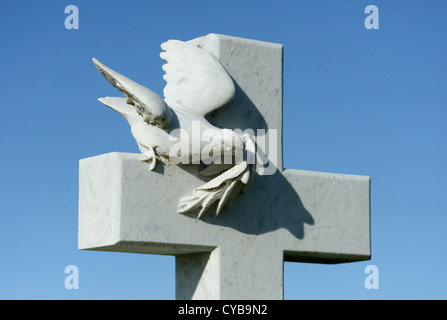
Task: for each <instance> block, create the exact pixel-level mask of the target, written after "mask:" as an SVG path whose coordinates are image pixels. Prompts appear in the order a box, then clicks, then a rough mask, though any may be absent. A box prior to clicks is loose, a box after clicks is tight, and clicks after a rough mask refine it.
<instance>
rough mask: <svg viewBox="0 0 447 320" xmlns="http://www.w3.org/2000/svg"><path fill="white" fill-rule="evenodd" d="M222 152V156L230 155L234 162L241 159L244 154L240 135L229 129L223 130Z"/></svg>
mask: <svg viewBox="0 0 447 320" xmlns="http://www.w3.org/2000/svg"><path fill="white" fill-rule="evenodd" d="M222 131H223V139H222V152H223V154H232V155H234V156H235V157H236V161H238V160H241V159H238V158H239V157H242V154H243V152H244V142H243V141H242V138H241V136H240V135H238V134H237V133H236V132H234V131H233V130H230V129H223V130H222Z"/></svg>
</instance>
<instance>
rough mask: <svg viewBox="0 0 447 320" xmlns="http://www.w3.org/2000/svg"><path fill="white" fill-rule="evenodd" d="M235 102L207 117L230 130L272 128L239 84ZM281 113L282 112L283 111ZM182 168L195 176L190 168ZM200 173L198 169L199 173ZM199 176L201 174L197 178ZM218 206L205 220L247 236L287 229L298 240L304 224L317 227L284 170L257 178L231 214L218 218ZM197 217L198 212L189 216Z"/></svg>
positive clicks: (221, 214)
mask: <svg viewBox="0 0 447 320" xmlns="http://www.w3.org/2000/svg"><path fill="white" fill-rule="evenodd" d="M235 85H236V95H235V98H234V100H233V101H232V102H231V103H230V104H229V105H228V106H225V107H224V108H220V109H218V110H216V111H215V112H213V113H211V114H210V115H209V116H207V119H208V120H209V121H210V122H211V123H212V124H213V125H216V126H217V127H220V128H228V129H233V130H234V129H241V130H242V131H244V130H246V129H250V128H256V129H265V130H266V131H268V125H267V122H266V120H265V119H264V117H263V116H262V114H261V113H260V112H259V110H258V109H257V107H256V106H255V104H254V103H253V102H252V101H251V99H250V98H249V97H248V96H247V95H246V93H245V92H244V91H243V90H242V88H241V87H240V86H239V85H238V84H237V83H236V82H235ZM279 112H280V111H279ZM187 167H188V168H186V167H182V168H183V169H184V170H186V171H189V172H190V173H192V171H191V170H192V169H191V168H190V166H187ZM195 172H198V169H196V170H195ZM194 175H196V176H197V174H194ZM216 207H217V204H214V205H213V206H212V207H210V208H209V209H208V211H207V213H205V215H204V216H203V217H202V218H201V219H202V220H203V221H204V222H206V223H209V224H213V225H220V226H226V227H230V228H233V229H236V230H238V231H240V232H243V233H246V234H256V235H259V234H263V233H266V232H270V231H274V230H277V229H279V228H285V229H287V230H289V231H290V233H291V234H293V235H294V236H295V237H296V238H298V239H303V238H304V224H309V225H313V224H314V219H313V218H312V216H311V214H310V213H309V211H307V210H306V208H304V206H303V203H302V202H301V199H300V197H299V195H298V194H297V193H296V191H295V190H294V188H293V186H292V185H290V183H289V182H288V181H287V179H286V178H285V177H284V175H283V173H282V172H281V171H280V170H276V172H275V173H274V174H273V175H265V176H260V175H258V174H256V175H255V177H254V179H253V182H252V184H251V185H250V187H249V188H248V189H247V192H245V193H241V194H239V195H238V196H237V198H236V200H235V201H234V203H233V205H232V207H231V209H230V210H222V212H221V213H220V214H219V216H218V217H215V212H216ZM187 216H189V217H191V218H196V217H197V212H195V213H193V212H192V213H191V214H187Z"/></svg>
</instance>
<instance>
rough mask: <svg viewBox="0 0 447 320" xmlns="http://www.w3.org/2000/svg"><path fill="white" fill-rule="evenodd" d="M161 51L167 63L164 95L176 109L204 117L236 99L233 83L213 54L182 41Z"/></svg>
mask: <svg viewBox="0 0 447 320" xmlns="http://www.w3.org/2000/svg"><path fill="white" fill-rule="evenodd" d="M161 48H162V49H163V50H164V52H162V53H161V54H160V57H161V58H162V59H163V60H165V61H166V62H167V63H166V64H164V65H163V70H164V71H165V73H166V74H165V75H164V76H163V78H164V79H165V80H166V82H167V84H166V86H165V88H164V90H163V93H164V96H165V101H166V102H167V103H168V104H169V105H170V106H171V107H172V108H174V109H175V107H176V106H179V105H180V106H183V107H185V108H187V109H188V110H191V111H193V112H196V113H198V114H200V115H202V116H204V115H206V114H207V113H209V112H211V111H213V110H216V109H218V108H220V107H222V106H224V105H225V104H227V103H229V102H230V101H231V100H232V99H233V97H234V93H235V86H234V83H233V80H232V79H231V77H230V75H229V74H228V73H227V71H226V70H225V69H224V67H223V66H222V65H221V64H220V62H219V61H218V60H217V58H216V57H215V56H214V55H213V54H211V53H209V52H207V51H205V50H203V49H201V48H199V47H197V46H195V45H193V44H190V43H187V42H183V41H179V40H169V41H167V42H165V43H163V44H162V45H161Z"/></svg>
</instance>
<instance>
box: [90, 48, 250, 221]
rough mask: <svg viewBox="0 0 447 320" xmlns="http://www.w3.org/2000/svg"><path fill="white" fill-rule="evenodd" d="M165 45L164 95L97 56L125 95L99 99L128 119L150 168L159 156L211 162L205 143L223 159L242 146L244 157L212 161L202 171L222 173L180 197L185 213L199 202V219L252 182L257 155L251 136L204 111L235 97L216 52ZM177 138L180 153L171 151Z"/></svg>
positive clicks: (111, 80) (164, 159) (95, 62)
mask: <svg viewBox="0 0 447 320" xmlns="http://www.w3.org/2000/svg"><path fill="white" fill-rule="evenodd" d="M161 48H162V50H163V52H162V53H161V54H160V57H161V58H162V59H163V60H165V61H166V62H167V63H166V64H164V65H163V67H162V68H163V70H164V71H165V75H164V76H163V78H164V79H165V81H166V82H167V84H166V86H165V88H164V90H163V93H164V96H165V98H164V99H162V98H161V97H160V96H159V95H157V94H156V93H154V92H153V91H151V90H150V89H148V88H146V87H144V86H142V85H140V84H138V83H136V82H134V81H132V80H130V79H128V78H127V77H125V76H123V75H121V74H119V73H118V72H116V71H114V70H112V69H110V68H108V67H107V66H105V65H104V64H102V63H101V62H99V61H98V60H96V59H95V58H93V62H94V64H95V66H96V67H97V68H98V70H99V71H100V72H101V73H102V75H103V76H104V77H105V78H106V79H107V80H108V81H109V82H110V83H111V84H112V85H113V86H114V87H116V88H117V89H118V90H119V91H121V92H122V93H123V95H124V98H119V97H104V98H99V99H98V100H99V101H100V102H101V103H103V104H105V105H106V106H108V107H110V108H111V109H113V110H115V111H116V112H118V113H119V114H120V115H122V116H123V117H124V118H125V119H126V120H127V121H128V122H129V124H130V127H131V132H132V135H133V137H134V138H135V140H136V142H137V144H138V147H139V149H140V151H141V153H142V154H143V156H144V161H146V162H149V163H150V170H153V169H154V168H155V166H156V162H157V160H162V161H169V160H171V161H172V160H173V159H174V158H176V157H181V160H182V163H185V162H184V161H185V158H186V160H187V162H188V163H192V161H193V159H201V160H202V161H203V162H204V163H207V164H209V163H210V162H212V161H215V160H216V156H215V155H214V154H211V153H207V152H205V153H204V152H202V151H203V150H204V148H205V147H206V148H208V149H211V150H219V151H220V152H217V154H218V155H219V158H220V157H221V155H224V154H228V153H231V154H232V155H233V156H237V155H238V152H237V151H241V150H243V151H244V158H243V161H242V162H239V163H236V164H234V165H232V166H230V168H231V169H229V168H228V165H224V164H221V165H219V164H214V163H212V164H211V165H210V166H209V167H208V168H207V169H206V170H204V175H205V176H210V175H213V174H214V173H217V174H219V175H218V176H217V177H215V178H214V179H213V180H211V181H209V182H208V183H206V184H205V185H203V186H202V187H199V188H197V189H195V190H194V191H193V194H192V195H191V196H189V197H185V198H183V199H181V201H180V206H179V212H181V213H186V212H189V211H192V210H195V209H197V208H199V207H201V210H200V212H199V218H200V217H201V216H202V215H203V214H204V213H205V211H206V210H207V209H208V208H209V207H210V206H211V205H212V204H213V203H214V202H216V201H218V200H219V203H218V207H217V212H216V215H217V214H218V213H219V212H220V210H221V209H222V206H223V205H224V204H225V203H227V202H230V201H231V200H233V199H234V198H235V197H236V196H237V194H238V193H239V191H240V190H241V189H242V190H245V189H246V187H248V185H249V183H250V182H251V178H252V176H253V173H254V165H253V164H252V163H249V162H247V160H248V159H249V158H250V159H253V154H254V143H253V142H252V140H251V137H250V136H249V135H245V136H240V135H238V134H237V133H235V132H233V131H232V130H229V129H222V128H217V127H215V126H213V125H212V124H211V123H209V122H208V121H207V120H206V119H205V115H206V114H208V113H209V112H211V111H214V110H216V109H218V108H220V107H223V106H225V105H226V104H228V103H229V102H230V101H231V100H232V99H233V97H234V94H235V85H234V83H233V80H232V79H231V77H230V75H229V74H228V73H227V72H226V70H225V69H224V67H223V66H222V65H221V64H220V62H219V61H218V60H217V58H216V57H215V56H214V55H213V54H211V53H209V52H207V51H205V50H203V49H201V48H199V47H197V46H195V45H193V44H190V43H187V42H183V41H179V40H169V41H167V42H165V43H163V44H162V45H161ZM176 129H177V130H178V131H176ZM193 130H199V132H200V137H201V139H200V146H194V145H192V144H193V141H192V140H191V139H189V137H191V135H192V132H193ZM174 132H178V133H179V134H180V136H179V137H178V139H173V136H175V134H174ZM197 133H198V132H197ZM182 135H184V136H188V137H182ZM183 138H185V139H183ZM179 140H180V143H181V148H180V149H181V151H182V154H181V155H179V154H178V153H175V152H174V153H173V152H172V148H173V147H174V145H176V144H178V143H179ZM247 146H248V150H247ZM185 153H186V155H185ZM176 160H179V159H176ZM178 162H180V161H176V162H175V163H178ZM222 171H225V172H223V173H221V172H222ZM243 185H245V187H243ZM228 204H229V205H231V204H230V203H228Z"/></svg>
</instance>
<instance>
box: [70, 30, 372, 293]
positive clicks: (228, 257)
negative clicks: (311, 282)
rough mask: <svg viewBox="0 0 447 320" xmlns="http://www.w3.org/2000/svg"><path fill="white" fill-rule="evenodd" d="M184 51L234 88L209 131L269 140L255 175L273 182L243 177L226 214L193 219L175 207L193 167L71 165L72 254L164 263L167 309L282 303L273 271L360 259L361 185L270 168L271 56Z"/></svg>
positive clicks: (276, 75)
mask: <svg viewBox="0 0 447 320" xmlns="http://www.w3.org/2000/svg"><path fill="white" fill-rule="evenodd" d="M192 43H195V44H198V45H200V46H201V47H202V48H204V49H206V50H209V51H210V52H213V54H214V55H215V56H216V57H217V59H219V61H220V62H221V63H222V65H223V66H224V68H225V69H226V70H227V71H228V73H229V74H230V75H231V76H232V78H233V79H234V81H235V83H236V92H235V97H234V99H233V101H232V102H231V104H230V105H229V106H228V107H226V108H222V109H219V110H216V111H215V112H213V113H211V114H210V115H209V117H210V118H212V119H213V121H214V122H213V123H217V124H219V123H220V122H222V124H226V125H227V126H226V127H227V128H230V129H233V128H240V129H243V130H245V129H247V128H256V129H266V135H269V134H271V133H272V132H273V131H272V130H271V129H277V130H278V132H279V134H277V135H276V136H274V138H275V139H277V142H278V146H279V147H278V148H277V149H275V150H274V152H276V154H275V155H274V156H275V157H276V161H275V163H266V164H265V165H262V164H259V163H258V164H257V172H258V173H259V169H261V171H262V170H269V167H271V166H274V169H275V170H274V172H273V174H271V175H260V174H256V175H254V178H253V182H252V185H251V186H250V192H246V193H244V194H242V195H241V196H239V197H237V198H236V199H235V201H234V204H233V206H232V209H231V211H223V212H222V213H221V214H220V215H219V217H218V218H215V216H214V214H213V213H211V212H207V213H205V214H204V215H203V216H202V218H201V219H197V218H196V216H195V215H191V214H178V213H177V204H178V201H179V199H180V198H181V197H183V196H184V194H186V193H188V192H189V191H190V190H194V189H195V188H198V187H200V186H201V185H203V184H204V182H206V181H205V180H204V179H203V177H201V176H200V175H199V174H198V173H199V172H200V170H202V168H200V166H199V165H184V166H182V165H173V164H170V163H166V165H165V166H157V167H156V168H155V169H154V170H153V171H149V170H148V169H147V164H146V163H144V162H142V161H141V160H142V159H143V156H142V155H141V154H127V153H116V152H113V153H108V154H104V155H100V156H96V157H91V158H87V159H82V160H81V161H80V177H79V179H80V180H79V193H80V194H79V248H80V249H83V250H101V251H118V252H135V253H146V254H163V255H174V256H175V257H176V298H178V299H282V298H283V263H284V261H303V262H315V263H341V262H350V261H360V260H368V259H370V256H371V248H370V242H371V240H370V178H369V177H367V176H354V175H344V174H332V173H321V172H310V171H302V170H291V169H283V167H282V149H281V139H282V134H281V132H282V50H283V48H282V46H281V45H278V44H272V43H266V42H261V41H254V40H247V39H240V38H234V37H229V36H223V35H216V34H210V35H207V36H204V37H201V38H198V39H194V40H192ZM224 109H225V110H224ZM238 112H242V113H243V114H244V115H245V116H244V117H236V116H234V114H238ZM232 114H233V117H232V116H231V115H232ZM272 150H273V149H272V148H266V150H265V153H266V154H267V155H269V156H270V157H272V156H273V155H272V154H269V153H272V152H273V151H272ZM153 272H156V270H153Z"/></svg>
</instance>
